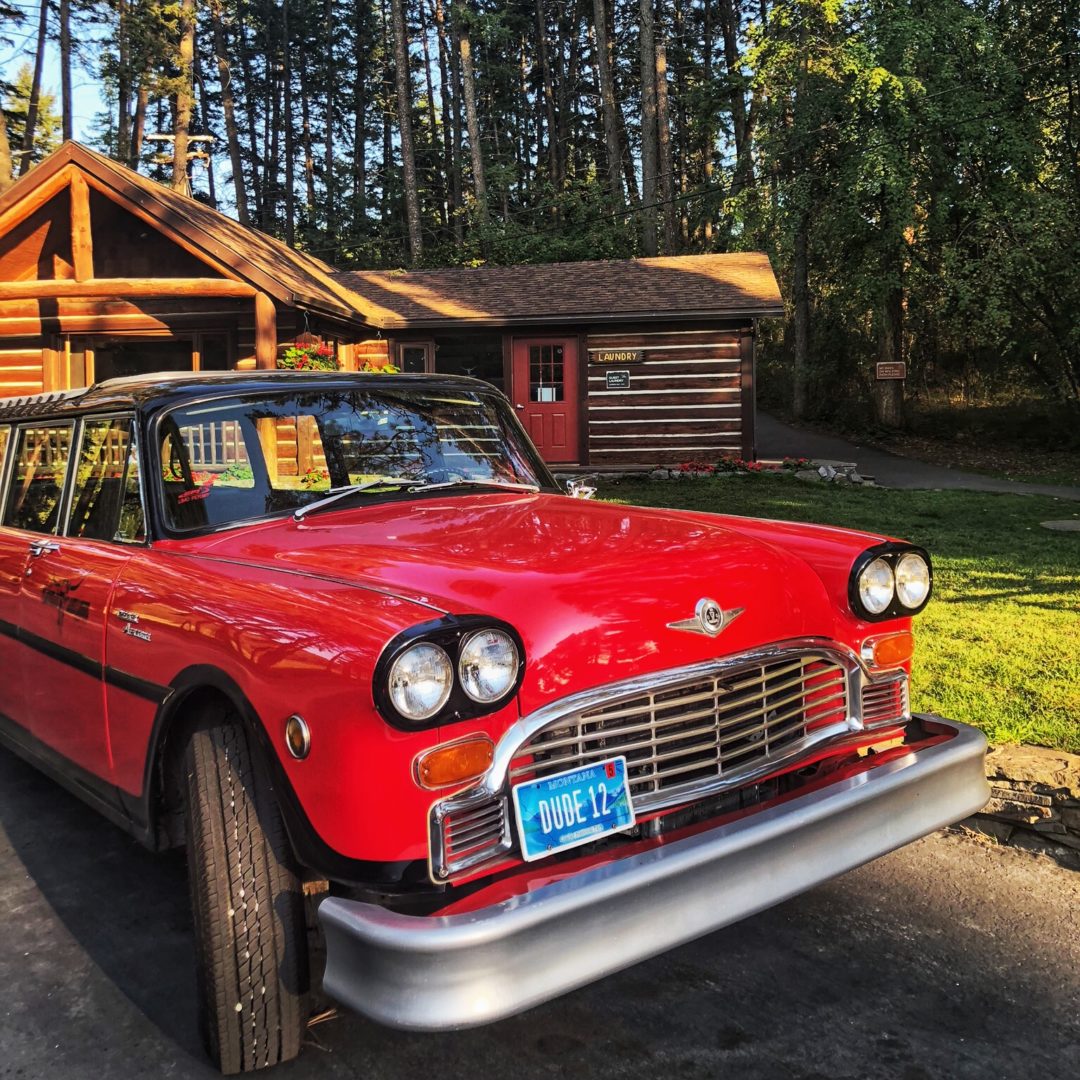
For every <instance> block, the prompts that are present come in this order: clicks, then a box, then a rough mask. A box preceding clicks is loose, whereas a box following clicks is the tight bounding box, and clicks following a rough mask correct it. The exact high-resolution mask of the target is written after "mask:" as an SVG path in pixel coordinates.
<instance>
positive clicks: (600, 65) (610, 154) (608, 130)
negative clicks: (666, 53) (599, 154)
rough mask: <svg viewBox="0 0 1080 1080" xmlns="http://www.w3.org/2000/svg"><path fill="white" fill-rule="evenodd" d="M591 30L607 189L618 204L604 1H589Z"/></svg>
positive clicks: (618, 156)
mask: <svg viewBox="0 0 1080 1080" xmlns="http://www.w3.org/2000/svg"><path fill="white" fill-rule="evenodd" d="M593 29H594V31H595V32H596V70H597V72H598V74H599V77H600V104H601V108H602V111H603V116H604V146H605V148H606V150H607V159H608V187H609V188H610V190H611V194H612V195H614V196H615V198H616V200H618V201H619V202H622V201H623V185H622V141H621V139H620V138H619V116H618V108H619V106H618V104H617V103H616V101H615V76H614V74H613V72H612V64H613V60H614V58H613V56H612V49H611V39H610V38H609V37H608V28H607V5H606V3H605V0H593Z"/></svg>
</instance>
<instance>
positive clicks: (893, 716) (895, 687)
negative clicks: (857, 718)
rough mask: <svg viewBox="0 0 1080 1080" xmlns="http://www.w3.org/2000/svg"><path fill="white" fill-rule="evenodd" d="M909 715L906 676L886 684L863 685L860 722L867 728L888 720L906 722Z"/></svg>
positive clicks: (869, 683)
mask: <svg viewBox="0 0 1080 1080" xmlns="http://www.w3.org/2000/svg"><path fill="white" fill-rule="evenodd" d="M910 715H911V713H910V706H909V704H908V680H907V676H906V675H903V674H901V675H898V676H897V677H896V678H895V679H890V680H889V681H888V682H874V683H871V682H868V683H863V688H862V721H863V723H864V724H865V725H866V726H867V727H876V726H878V725H879V724H883V723H886V722H887V721H890V720H896V721H903V720H907V719H908V718H909V716H910Z"/></svg>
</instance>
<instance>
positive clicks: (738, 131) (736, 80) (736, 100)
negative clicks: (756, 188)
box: [719, 0, 765, 195]
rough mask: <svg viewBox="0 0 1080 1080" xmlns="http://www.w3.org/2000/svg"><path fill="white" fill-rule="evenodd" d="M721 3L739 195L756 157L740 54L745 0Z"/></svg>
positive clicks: (734, 189)
mask: <svg viewBox="0 0 1080 1080" xmlns="http://www.w3.org/2000/svg"><path fill="white" fill-rule="evenodd" d="M719 5H720V29H721V32H722V34H723V37H724V63H725V65H726V67H727V81H728V101H729V105H730V108H731V127H732V132H733V133H734V136H735V175H734V177H733V178H732V183H731V191H732V194H733V195H735V194H738V193H739V192H740V191H742V189H743V188H744V187H748V186H749V185H750V184H752V183H753V168H752V166H753V161H752V158H751V154H750V151H751V148H752V147H751V141H752V134H753V130H752V126H751V124H752V119H753V118H752V117H751V116H748V115H747V111H746V97H745V92H744V90H743V79H742V71H741V68H742V57H741V56H740V54H739V31H740V30H741V29H742V8H741V0H719ZM762 25H765V24H764V23H763V24H762Z"/></svg>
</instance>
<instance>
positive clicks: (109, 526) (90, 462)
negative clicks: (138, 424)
mask: <svg viewBox="0 0 1080 1080" xmlns="http://www.w3.org/2000/svg"><path fill="white" fill-rule="evenodd" d="M138 468H139V466H138V460H137V458H136V456H135V445H134V442H133V440H132V438H131V420H130V419H128V418H126V417H125V418H112V419H108V420H87V421H86V422H85V423H84V424H83V429H82V441H81V445H80V447H79V458H78V464H77V466H76V471H75V486H74V491H73V492H72V497H71V513H70V514H69V516H68V527H67V535H68V536H78V537H81V538H82V539H84V540H124V541H129V542H139V541H141V540H142V539H143V537H144V530H143V521H142V502H141V500H140V498H139V472H138Z"/></svg>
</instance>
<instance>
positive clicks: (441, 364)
mask: <svg viewBox="0 0 1080 1080" xmlns="http://www.w3.org/2000/svg"><path fill="white" fill-rule="evenodd" d="M435 370H436V371H437V372H439V373H440V374H442V373H445V374H447V375H470V376H472V378H474V379H483V380H484V382H488V383H491V385H492V386H494V387H497V388H498V389H499V390H502V389H503V388H504V387H503V384H504V377H503V339H502V334H484V333H479V332H477V333H473V334H469V335H467V336H464V335H463V336H461V337H454V336H447V337H445V338H440V339H439V344H438V347H437V349H436V350H435Z"/></svg>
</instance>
